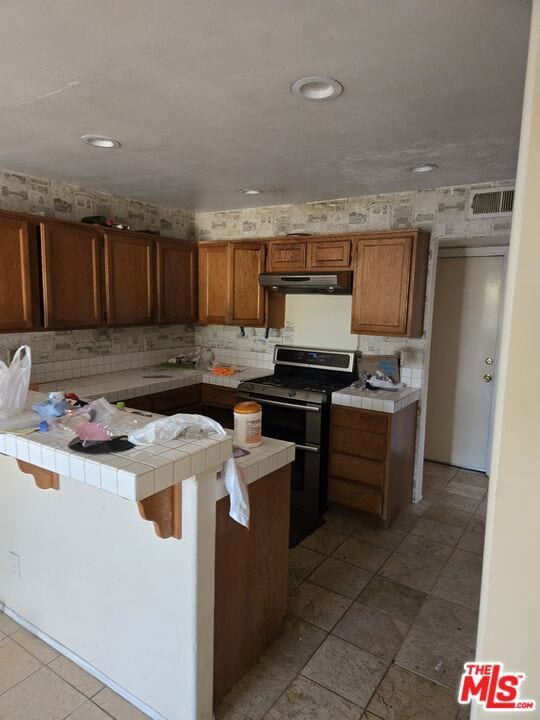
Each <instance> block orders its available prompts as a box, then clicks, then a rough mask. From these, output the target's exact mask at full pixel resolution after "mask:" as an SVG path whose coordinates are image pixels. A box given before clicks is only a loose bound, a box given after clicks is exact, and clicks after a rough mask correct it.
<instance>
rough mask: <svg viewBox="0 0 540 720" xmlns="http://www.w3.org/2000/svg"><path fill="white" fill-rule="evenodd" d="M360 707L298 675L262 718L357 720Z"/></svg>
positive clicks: (277, 719) (267, 719)
mask: <svg viewBox="0 0 540 720" xmlns="http://www.w3.org/2000/svg"><path fill="white" fill-rule="evenodd" d="M361 713H362V709H361V708H360V707H358V705H354V704H353V703H351V702H349V701H347V700H345V699H343V698H342V697H339V695H336V694H335V693H333V692H331V691H330V690H326V689H325V688H323V687H321V686H320V685H317V684H316V683H314V682H311V680H308V679H307V678H305V677H302V676H299V677H297V678H296V680H294V682H292V683H291V684H290V685H289V687H288V688H287V690H286V691H285V692H284V693H283V695H282V696H281V697H280V699H279V700H278V701H277V703H276V704H275V705H274V707H273V708H272V709H271V710H270V711H269V712H268V713H267V714H266V715H265V716H264V717H265V720H330V718H331V720H358V719H359V717H360V715H361Z"/></svg>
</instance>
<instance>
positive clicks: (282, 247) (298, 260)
mask: <svg viewBox="0 0 540 720" xmlns="http://www.w3.org/2000/svg"><path fill="white" fill-rule="evenodd" d="M306 260H307V243H306V241H305V240H270V242H269V243H268V264H267V270H269V271H270V272H281V271H282V270H283V271H284V272H285V271H288V270H305V268H306Z"/></svg>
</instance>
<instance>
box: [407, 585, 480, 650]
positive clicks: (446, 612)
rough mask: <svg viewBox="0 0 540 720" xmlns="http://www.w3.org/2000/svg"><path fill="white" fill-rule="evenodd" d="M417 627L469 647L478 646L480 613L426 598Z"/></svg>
mask: <svg viewBox="0 0 540 720" xmlns="http://www.w3.org/2000/svg"><path fill="white" fill-rule="evenodd" d="M415 625H417V626H419V627H422V628H423V629H424V630H426V631H427V632H431V633H437V634H438V635H442V636H443V637H447V638H451V639H452V638H454V639H456V640H459V642H461V643H462V644H463V645H467V646H469V647H474V646H475V645H476V631H477V626H478V613H477V612H476V611H475V610H469V608H465V607H463V606H462V605H456V604H455V603H451V602H448V601H447V600H442V599H441V598H438V597H435V596H433V595H428V597H427V598H426V601H425V602H424V604H423V605H422V608H421V610H420V612H419V613H418V617H417V618H416V622H415Z"/></svg>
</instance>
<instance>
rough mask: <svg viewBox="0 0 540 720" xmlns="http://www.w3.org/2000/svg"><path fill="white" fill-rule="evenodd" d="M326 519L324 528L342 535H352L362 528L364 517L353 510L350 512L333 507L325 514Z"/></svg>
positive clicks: (337, 506)
mask: <svg viewBox="0 0 540 720" xmlns="http://www.w3.org/2000/svg"><path fill="white" fill-rule="evenodd" d="M324 519H325V524H324V527H325V528H326V529H327V530H333V531H334V532H338V533H341V534H342V535H351V533H353V532H354V531H355V530H356V529H357V528H358V527H360V525H361V524H362V521H363V519H364V517H363V516H362V515H361V514H360V513H357V512H354V511H353V510H348V509H347V508H343V507H340V506H339V505H332V506H330V508H329V510H327V511H326V513H325V514H324Z"/></svg>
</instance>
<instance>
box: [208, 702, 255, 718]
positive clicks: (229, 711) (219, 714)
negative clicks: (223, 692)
mask: <svg viewBox="0 0 540 720" xmlns="http://www.w3.org/2000/svg"><path fill="white" fill-rule="evenodd" d="M214 720H249V718H248V716H247V715H244V713H243V712H240V710H238V709H237V708H231V707H229V706H228V705H225V703H221V705H219V707H217V708H215V709H214Z"/></svg>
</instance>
